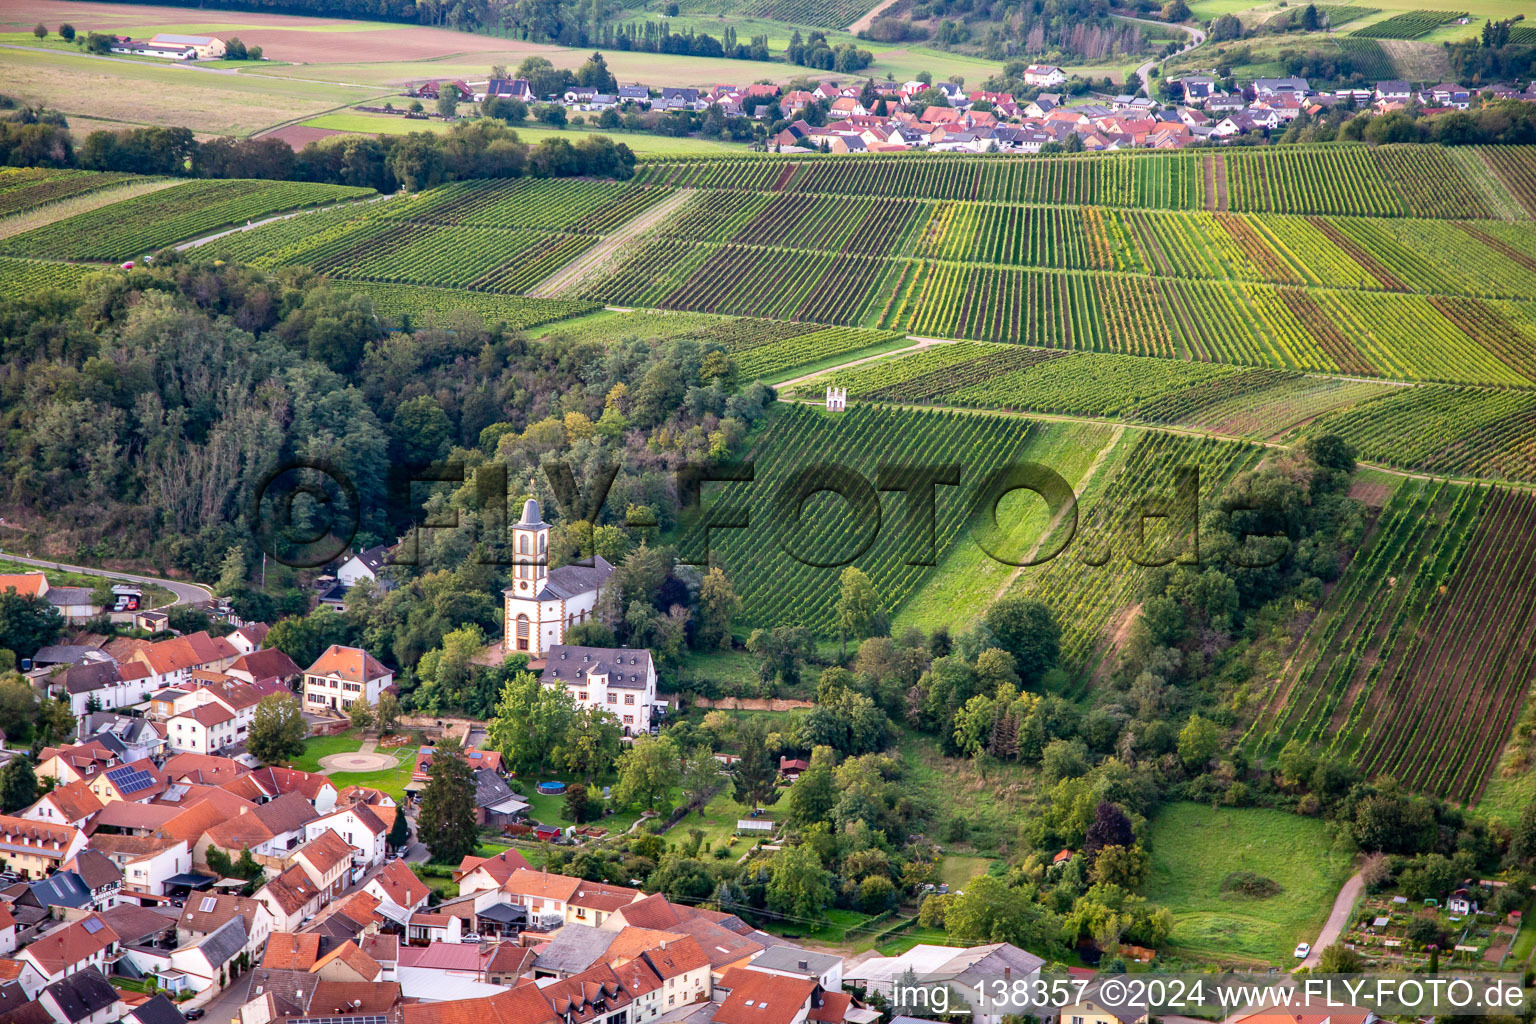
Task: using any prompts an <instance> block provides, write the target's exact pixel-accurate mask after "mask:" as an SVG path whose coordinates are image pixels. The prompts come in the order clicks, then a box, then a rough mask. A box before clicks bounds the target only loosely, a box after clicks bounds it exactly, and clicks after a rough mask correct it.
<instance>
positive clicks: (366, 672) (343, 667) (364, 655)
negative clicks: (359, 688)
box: [306, 644, 389, 683]
mask: <svg viewBox="0 0 1536 1024" xmlns="http://www.w3.org/2000/svg"><path fill="white" fill-rule="evenodd" d="M306 672H307V673H308V674H309V675H312V676H336V677H339V678H341V679H345V680H346V681H348V682H351V683H366V682H367V681H368V680H370V679H378V678H379V677H381V676H387V675H389V669H387V668H385V667H384V666H383V665H381V664H379V662H378V660H377V659H376V658H374V656H373V655H371V654H369V653H368V652H367V651H365V650H363V649H362V648H360V647H343V646H341V645H340V644H332V645H331V646H330V647H328V648H326V651H325V653H324V654H322V655H320V657H318V658H316V659H315V663H314V664H313V665H311V666H309V668H308V669H306Z"/></svg>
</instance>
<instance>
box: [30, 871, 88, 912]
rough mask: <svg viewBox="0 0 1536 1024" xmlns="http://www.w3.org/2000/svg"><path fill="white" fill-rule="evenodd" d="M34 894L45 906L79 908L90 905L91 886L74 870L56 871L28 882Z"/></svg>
mask: <svg viewBox="0 0 1536 1024" xmlns="http://www.w3.org/2000/svg"><path fill="white" fill-rule="evenodd" d="M28 888H29V889H31V890H32V896H33V898H34V899H36V900H37V902H38V904H39V905H40V906H43V907H73V908H74V909H76V910H79V909H80V908H82V907H87V906H90V903H91V890H90V887H89V886H87V885H86V884H85V882H83V881H82V880H81V879H80V876H79V875H77V874H75V873H74V872H73V871H56V872H54V873H53V874H51V875H49V876H48V877H47V878H43V879H39V880H38V881H36V882H31V883H29V884H28Z"/></svg>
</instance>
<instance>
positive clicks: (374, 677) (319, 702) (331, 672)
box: [304, 644, 395, 713]
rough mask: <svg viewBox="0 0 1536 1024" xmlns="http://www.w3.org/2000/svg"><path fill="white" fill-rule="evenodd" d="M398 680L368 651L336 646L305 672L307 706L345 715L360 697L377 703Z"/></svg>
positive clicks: (305, 699)
mask: <svg viewBox="0 0 1536 1024" xmlns="http://www.w3.org/2000/svg"><path fill="white" fill-rule="evenodd" d="M394 679H395V675H394V673H393V672H391V671H390V670H389V669H387V668H385V667H384V666H383V665H381V664H379V662H378V661H377V659H375V658H374V657H373V655H371V654H369V653H368V652H367V651H365V650H363V649H361V648H358V647H343V646H341V645H340V644H332V645H331V646H330V647H328V648H327V649H326V651H325V653H324V654H321V655H320V657H319V658H317V659H315V663H314V664H313V665H311V666H309V668H307V669H305V670H304V707H305V708H306V709H309V710H314V709H325V710H328V711H332V712H343V713H344V712H345V711H346V710H347V708H349V707H351V706H352V702H353V701H355V700H357V699H358V698H363V699H365V700H367V701H368V703H369V704H377V703H378V702H379V695H380V694H381V693H383V692H384V690H385V688H387V687H388V686H389V685H390V684H391V683H393V682H394Z"/></svg>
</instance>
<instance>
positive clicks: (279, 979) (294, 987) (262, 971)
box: [246, 967, 320, 1017]
mask: <svg viewBox="0 0 1536 1024" xmlns="http://www.w3.org/2000/svg"><path fill="white" fill-rule="evenodd" d="M319 984H320V975H318V974H310V973H309V971H308V970H307V969H305V970H301V971H292V970H278V969H276V968H272V967H258V968H256V969H255V970H254V971H252V972H251V988H250V993H249V995H247V996H246V998H247V1000H250V999H255V998H257V997H259V996H271V997H272V1003H273V1009H274V1010H275V1011H276V1013H277V1016H280V1017H296V1016H298V1015H300V1014H302V1013H304V1012H305V1010H306V1009H307V1008H308V1007H309V999H310V996H312V995H314V993H315V986H316V985H319Z"/></svg>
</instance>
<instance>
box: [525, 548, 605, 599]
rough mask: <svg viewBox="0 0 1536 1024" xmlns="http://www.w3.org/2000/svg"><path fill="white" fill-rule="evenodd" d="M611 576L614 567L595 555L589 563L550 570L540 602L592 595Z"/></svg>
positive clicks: (545, 579) (540, 595)
mask: <svg viewBox="0 0 1536 1024" xmlns="http://www.w3.org/2000/svg"><path fill="white" fill-rule="evenodd" d="M611 575H613V566H612V565H609V564H608V560H607V559H605V558H604V557H603V556H602V555H594V556H593V557H592V559H591V560H590V561H588V562H582V563H576V564H573V565H562V566H560V567H559V568H558V569H551V570H549V575H548V576H546V577H544V586H543V587H542V588H540V590H539V593H538V600H540V601H551V600H554V599H556V598H564V599H570V598H573V597H577V596H579V595H581V594H586V593H590V592H591V591H594V590H596V589H597V588H598V587H600V586H602V585H603V583H604V582H605V581H607V579H608V577H609V576H611ZM503 593H508V594H510V593H512V591H511V589H510V588H509V589H507V590H505V591H503Z"/></svg>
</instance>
